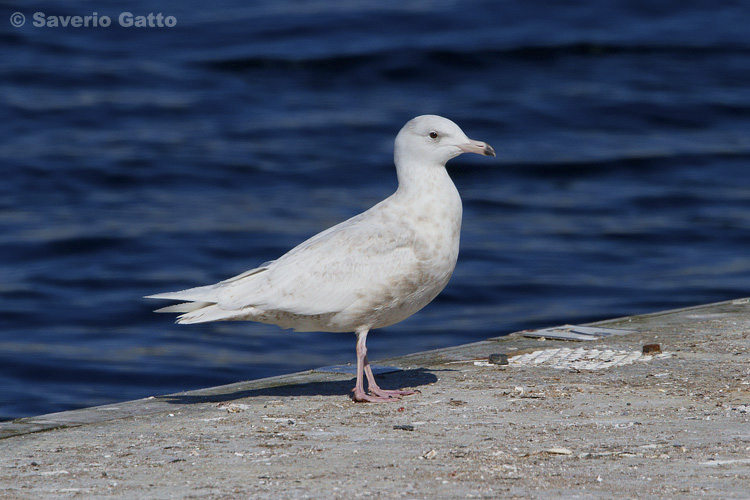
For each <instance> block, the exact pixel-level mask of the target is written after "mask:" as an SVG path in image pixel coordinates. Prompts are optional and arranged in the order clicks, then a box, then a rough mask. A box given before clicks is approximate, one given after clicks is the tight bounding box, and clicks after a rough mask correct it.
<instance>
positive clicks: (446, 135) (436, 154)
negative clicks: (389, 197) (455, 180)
mask: <svg viewBox="0 0 750 500" xmlns="http://www.w3.org/2000/svg"><path fill="white" fill-rule="evenodd" d="M461 153H477V154H480V155H484V156H495V150H494V149H492V146H490V145H489V144H487V143H485V142H481V141H474V140H472V139H469V138H468V137H466V134H464V132H463V130H461V128H460V127H459V126H458V125H456V124H455V123H453V122H452V121H450V120H449V119H447V118H443V117H442V116H437V115H422V116H418V117H416V118H413V119H411V120H409V121H408V122H407V123H406V125H404V127H403V128H402V129H401V131H400V132H399V133H398V135H397V136H396V145H395V157H396V163H397V164H398V163H401V162H412V161H414V162H419V163H430V164H439V165H445V163H446V162H447V161H448V160H450V159H451V158H454V157H456V156H458V155H460V154H461Z"/></svg>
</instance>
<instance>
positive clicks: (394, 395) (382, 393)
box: [354, 329, 416, 403]
mask: <svg viewBox="0 0 750 500" xmlns="http://www.w3.org/2000/svg"><path fill="white" fill-rule="evenodd" d="M368 332H369V330H367V329H361V330H357V383H356V385H355V386H354V401H362V402H369V403H376V402H381V401H397V400H399V399H401V396H408V395H409V394H415V393H416V391H391V390H385V389H381V388H380V387H378V384H377V383H375V376H374V375H373V373H372V368H370V361H369V360H368V359H367V346H366V345H365V343H366V342H367V333H368ZM363 375H364V376H366V377H367V385H368V389H369V392H370V393H372V396H371V395H370V394H368V393H366V392H365V388H364V376H363Z"/></svg>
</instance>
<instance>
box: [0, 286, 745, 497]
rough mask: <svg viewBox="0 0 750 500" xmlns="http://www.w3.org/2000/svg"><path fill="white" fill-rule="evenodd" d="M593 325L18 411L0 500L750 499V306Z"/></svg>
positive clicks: (2, 448)
mask: <svg viewBox="0 0 750 500" xmlns="http://www.w3.org/2000/svg"><path fill="white" fill-rule="evenodd" d="M585 326H586V327H587V328H581V327H579V326H563V327H557V328H550V329H547V330H544V331H529V332H518V333H515V334H512V335H510V336H505V337H500V338H496V339H489V340H487V341H484V342H478V343H474V344H468V345H463V346H458V347H452V348H448V349H441V350H436V351H430V352H424V353H417V354H413V355H409V356H403V357H400V358H394V359H388V360H381V361H379V362H378V365H381V366H384V367H393V368H392V369H391V368H385V369H384V370H383V373H382V374H381V375H379V383H380V385H381V387H384V388H396V387H410V388H414V389H417V390H419V391H420V394H416V395H413V396H408V397H406V398H404V399H403V400H401V401H399V402H394V403H383V404H355V403H353V402H352V401H351V400H350V399H349V391H350V389H351V387H352V386H353V381H352V375H350V374H347V373H337V372H340V371H346V369H343V370H340V369H337V368H331V367H329V368H326V369H323V370H312V371H308V372H302V373H297V374H293V375H288V376H282V377H274V378H269V379H262V380H255V381H250V382H242V383H237V384H232V385H228V386H222V387H216V388H211V389H205V390H201V391H192V392H187V393H181V394H174V395H169V396H161V397H154V398H147V399H143V400H138V401H130V402H125V403H122V404H115V405H107V406H102V407H96V408H89V409H84V410H78V411H70V412H62V413H57V414H50V415H43V416H39V417H33V418H26V419H19V420H16V421H13V422H4V423H2V424H0V436H2V437H3V439H0V498H3V499H60V498H97V499H100V498H104V499H109V498H113V499H114V498H118V499H119V498H122V499H136V498H138V499H140V498H148V499H183V498H193V499H232V498H253V499H255V498H259V499H274V500H277V499H297V498H315V499H318V498H319V499H351V498H373V499H381V498H382V499H397V498H405V499H409V498H414V499H423V498H429V499H443V498H445V499H452V498H488V499H489V498H492V499H497V498H519V499H535V498H539V499H548V498H571V499H572V498H576V499H579V498H580V499H599V498H601V499H605V498H607V499H609V498H622V499H624V498H638V499H644V498H660V499H661V498H675V499H677V498H679V499H691V498H696V499H699V498H700V499H703V498H731V499H735V498H736V499H740V498H743V499H747V498H750V299H738V300H733V301H728V302H722V303H718V304H709V305H703V306H698V307H693V308H688V309H681V310H675V311H666V312H660V313H655V314H647V315H641V316H633V317H626V318H618V319H613V320H609V321H604V322H599V323H596V324H591V325H585ZM561 338H569V339H575V340H560V339H561ZM491 355H495V356H491ZM490 360H491V361H492V362H490Z"/></svg>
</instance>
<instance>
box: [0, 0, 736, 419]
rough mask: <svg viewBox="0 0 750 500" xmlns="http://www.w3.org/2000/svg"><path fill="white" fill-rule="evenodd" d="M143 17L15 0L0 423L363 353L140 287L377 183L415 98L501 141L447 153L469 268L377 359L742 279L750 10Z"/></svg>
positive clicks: (222, 273) (371, 191)
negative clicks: (185, 310)
mask: <svg viewBox="0 0 750 500" xmlns="http://www.w3.org/2000/svg"><path fill="white" fill-rule="evenodd" d="M154 9H155V7H154V4H153V3H152V2H146V1H143V0H138V1H129V2H105V3H104V4H103V3H102V2H93V1H79V2H68V3H66V4H64V6H60V5H58V2H20V1H19V2H10V5H9V4H8V2H6V3H5V4H4V5H3V7H2V8H1V9H0V41H2V45H0V46H1V47H2V48H1V49H0V63H1V67H2V71H1V72H0V92H1V94H2V97H3V102H4V105H3V106H1V107H0V130H1V133H0V157H1V158H2V164H3V175H2V181H1V182H0V418H2V419H8V418H14V417H19V416H28V415H34V414H40V413H47V412H53V411H60V410H66V409H72V408H79V407H84V406H90V405H95V404H103V403H109V402H115V401H122V400H128V399H133V398H139V397H145V396H150V395H158V394H165V393H170V392H176V391H181V390H187V389H193V388H199V387H205V386H211V385H217V384H223V383H230V382H234V381H239V380H247V379H252V378H257V377H264V376H270V375H277V374H281V373H288V372H293V371H297V370H302V369H308V368H311V367H316V366H321V365H328V364H336V363H345V362H349V361H352V360H353V357H354V338H353V336H352V335H348V334H326V333H310V334H306V333H293V332H289V331H285V330H280V329H278V328H276V327H273V326H269V325H259V324H252V323H217V324H206V325H192V326H177V325H174V324H173V322H172V321H173V318H171V317H168V316H165V315H156V314H153V313H152V312H151V309H152V308H153V307H155V306H156V305H158V304H157V303H154V302H153V301H146V300H143V299H141V297H142V296H143V295H146V294H150V293H155V292H162V291H170V290H177V289H181V288H185V287H189V286H196V285H201V284H209V283H213V282H215V281H218V280H221V279H224V278H227V277H230V276H233V275H235V274H238V273H240V272H242V271H244V270H246V269H248V268H251V267H254V266H255V265H257V264H259V263H261V262H264V261H266V260H270V259H273V258H275V257H277V256H279V255H280V254H281V253H283V252H285V251H286V250H288V249H289V248H291V247H292V246H294V245H295V244H296V243H298V242H300V241H302V240H303V239H305V238H307V237H309V236H311V235H312V234H315V233H316V232H318V231H320V230H322V229H324V228H326V227H328V226H330V225H332V224H334V223H336V222H339V221H341V220H343V219H345V218H347V217H350V216H352V215H354V214H356V213H358V212H361V211H362V210H365V209H366V208H368V207H369V206H371V205H372V204H374V203H375V202H377V201H379V200H380V199H382V198H384V197H386V196H387V195H389V194H390V193H391V192H392V190H393V189H395V174H394V171H393V167H392V141H393V138H394V137H395V134H396V133H397V132H398V130H399V129H400V127H401V126H402V125H403V123H404V122H406V121H407V120H408V119H409V118H411V117H413V116H416V115H419V114H424V113H437V114H441V115H444V116H447V117H449V118H451V119H453V120H454V121H456V122H457V123H458V124H459V125H460V126H461V127H462V128H463V129H464V131H465V132H466V133H467V135H469V136H470V137H472V138H476V139H480V140H484V141H487V142H488V143H490V144H492V145H493V146H494V147H495V149H496V150H497V152H498V158H497V159H488V158H480V157H468V155H464V156H462V157H460V158H457V159H455V160H453V161H452V162H451V163H450V164H449V170H450V172H451V175H452V176H453V178H454V180H455V182H456V184H457V186H458V188H459V191H460V192H461V194H462V197H463V200H464V229H463V233H462V241H461V255H460V257H459V263H458V266H457V268H456V272H455V274H454V276H453V279H452V281H451V282H450V284H449V285H448V287H447V288H446V290H445V291H444V292H443V294H441V295H440V296H439V297H438V299H436V300H435V302H434V303H432V304H431V305H429V306H428V307H427V308H425V309H424V310H423V311H422V312H420V313H419V314H417V315H416V316H414V317H412V318H410V319H409V320H406V321H404V322H402V323H400V324H398V325H394V326H392V327H389V328H386V329H383V330H379V331H376V332H375V333H374V334H372V335H371V339H370V342H368V345H369V347H370V352H371V355H372V357H373V358H375V359H377V358H384V357H388V356H394V355H399V354H405V353H409V352H415V351H420V350H425V349H431V348H437V347H443V346H449V345H456V344H461V343H465V342H471V341H476V340H481V339H484V338H487V337H491V336H497V335H502V334H506V333H508V332H512V331H515V330H519V329H524V328H532V327H540V326H550V325H556V324H561V323H574V322H585V321H593V320H597V319H603V318H609V317H616V316H622V315H628V314H635V313H643V312H650V311H657V310H661V309H665V308H672V307H680V306H688V305H693V304H699V303H706V302H712V301H719V300H724V299H731V298H737V297H742V296H747V295H750V255H749V254H748V251H747V248H748V245H750V165H748V163H749V160H750V30H748V29H747V20H748V19H750V1H744V2H743V1H739V2H720V3H718V4H717V3H716V2H709V1H704V2H684V1H682V0H680V1H677V0H674V1H670V0H665V1H662V2H656V3H655V2H632V1H631V2H615V1H597V2H552V1H546V2H545V1H538V2H490V1H486V2H482V1H471V0H470V1H461V2H452V1H426V0H425V1H415V2H404V1H398V2H396V1H385V0H378V1H366V0H362V1H351V2H346V3H345V5H344V3H342V2H333V1H318V2H308V1H301V0H300V1H295V2H281V1H278V2H247V1H239V0H238V1H218V2H216V1H215V2H211V3H210V5H208V4H206V3H205V2H197V1H182V2H177V1H174V2H161V3H159V6H158V9H159V10H158V11H155V10H154ZM16 11H18V12H21V13H23V14H24V15H25V17H26V24H25V25H24V26H22V27H19V28H15V27H13V26H12V25H11V24H10V22H8V20H9V18H10V16H11V14H12V13H14V12H16ZM123 11H129V12H132V13H133V14H134V15H146V14H148V13H150V12H154V13H155V14H156V13H158V12H162V13H163V15H165V16H166V15H171V16H174V17H175V19H176V21H177V25H176V26H175V27H173V28H166V27H162V28H159V27H154V28H134V27H131V28H125V27H120V26H119V24H118V16H119V14H120V13H121V12H123ZM36 12H42V13H44V14H45V19H49V16H73V15H80V16H85V15H92V13H93V12H97V15H98V16H100V17H101V16H109V17H110V18H111V21H112V22H111V25H110V26H109V27H106V28H104V27H97V28H49V27H35V26H33V24H32V21H33V19H34V18H33V15H34V13H36ZM342 396H343V395H342Z"/></svg>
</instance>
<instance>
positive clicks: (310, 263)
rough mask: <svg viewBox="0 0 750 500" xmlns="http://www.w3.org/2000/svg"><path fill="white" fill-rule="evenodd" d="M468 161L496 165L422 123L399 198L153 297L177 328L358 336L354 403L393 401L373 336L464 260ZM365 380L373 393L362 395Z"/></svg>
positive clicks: (481, 146) (473, 147)
mask: <svg viewBox="0 0 750 500" xmlns="http://www.w3.org/2000/svg"><path fill="white" fill-rule="evenodd" d="M462 153H477V154H480V155H485V156H495V151H494V150H493V149H492V147H491V146H489V145H488V144H486V143H484V142H480V141H475V140H471V139H469V138H468V137H467V136H466V134H464V133H463V131H462V130H461V129H460V128H459V127H458V125H456V124H455V123H453V122H452V121H451V120H448V119H447V118H443V117H441V116H436V115H422V116H418V117H416V118H414V119H412V120H410V121H409V122H407V123H406V125H404V127H403V128H402V129H401V131H400V132H399V133H398V135H397V136H396V140H395V144H394V162H395V165H396V174H397V176H398V188H397V189H396V191H395V192H394V193H393V194H392V195H391V196H389V197H388V198H386V199H385V200H383V201H381V202H380V203H378V204H376V205H375V206H373V207H372V208H370V209H369V210H367V211H365V212H362V213H361V214H359V215H356V216H354V217H352V218H351V219H348V220H346V221H344V222H341V223H339V224H337V225H335V226H333V227H331V228H329V229H327V230H325V231H323V232H321V233H319V234H317V235H315V236H313V237H312V238H310V239H308V240H307V241H304V242H303V243H301V244H299V245H298V246H296V247H294V248H293V249H292V250H290V251H289V252H287V253H286V254H284V255H282V256H281V257H279V258H278V259H276V260H273V261H270V262H266V263H265V264H262V265H261V266H260V267H256V268H254V269H250V270H249V271H246V272H244V273H242V274H240V275H238V276H235V277H233V278H229V279H227V280H224V281H221V282H219V283H216V284H213V285H208V286H200V287H197V288H190V289H187V290H182V291H179V292H169V293H159V294H156V295H149V296H148V297H146V298H150V299H169V300H177V301H182V303H179V304H176V305H172V306H167V307H163V308H161V309H157V310H156V311H155V312H165V313H167V312H168V313H180V315H179V316H178V317H177V323H204V322H209V321H257V322H260V323H270V324H274V325H278V326H280V327H282V328H292V329H294V330H297V331H320V332H354V333H355V334H356V336H357V343H356V354H357V378H356V384H355V386H354V389H353V393H354V396H353V399H354V401H358V402H359V401H361V402H381V401H394V400H398V399H400V398H401V397H402V396H406V395H410V394H414V393H415V392H416V391H410V390H387V389H381V388H380V387H379V386H378V384H377V383H376V382H375V377H374V376H373V373H372V368H371V367H370V363H369V361H368V358H367V347H366V341H367V334H368V333H369V332H370V330H372V329H374V328H382V327H386V326H389V325H393V324H394V323H398V322H399V321H402V320H404V319H406V318H408V317H409V316H411V315H412V314H414V313H416V312H417V311H419V310H420V309H422V308H423V307H424V306H426V305H427V304H429V303H430V302H431V301H432V299H434V298H435V297H436V296H437V295H438V294H439V293H440V292H441V291H442V290H443V288H445V285H446V284H447V283H448V280H449V279H450V277H451V275H452V274H453V270H454V268H455V267H456V260H457V259H458V244H459V237H460V232H461V216H462V211H463V210H462V205H461V197H460V196H459V194H458V191H457V190H456V187H455V185H454V184H453V181H451V178H450V176H449V175H448V172H447V171H446V169H445V164H446V162H447V161H448V160H450V159H451V158H454V157H456V156H458V155H460V154H462ZM365 377H366V378H367V384H368V390H367V391H366V390H365V388H364V378H365Z"/></svg>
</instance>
